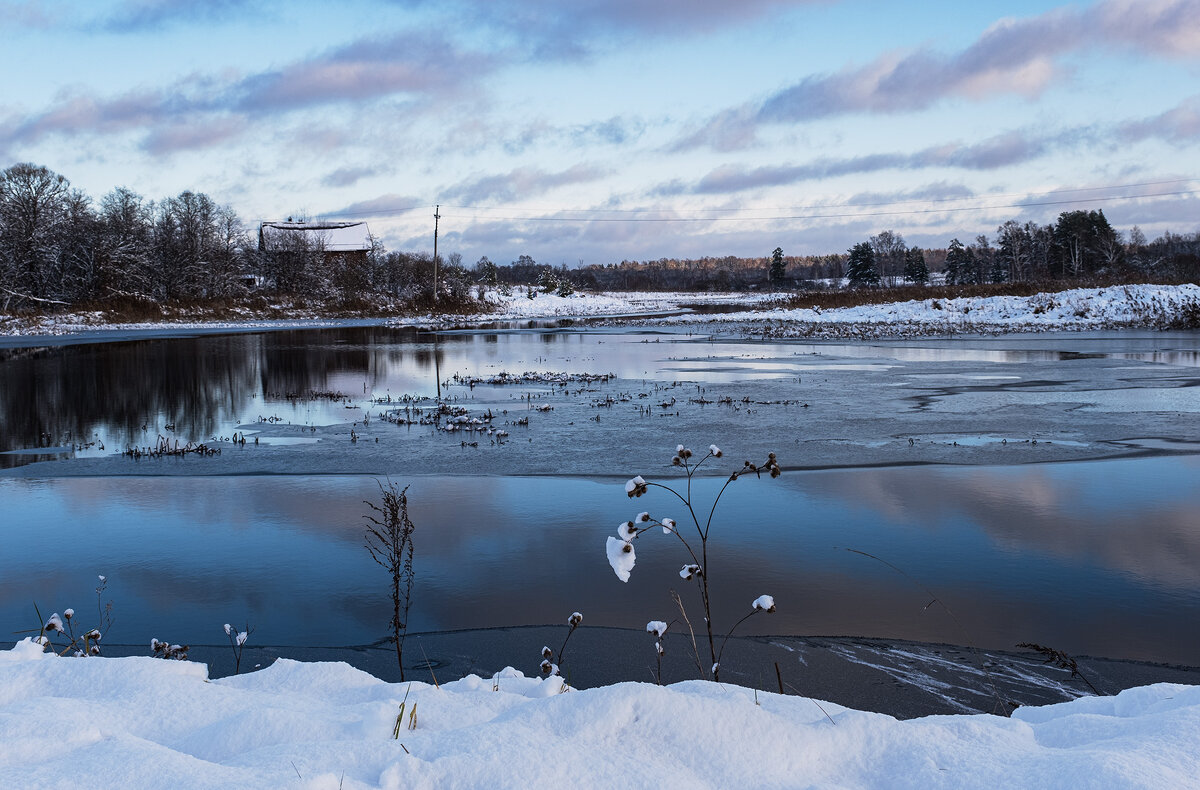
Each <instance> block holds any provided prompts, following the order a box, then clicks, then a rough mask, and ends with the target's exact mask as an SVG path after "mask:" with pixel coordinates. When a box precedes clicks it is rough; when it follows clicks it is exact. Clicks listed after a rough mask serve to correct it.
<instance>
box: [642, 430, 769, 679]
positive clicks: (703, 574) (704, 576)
mask: <svg viewBox="0 0 1200 790" xmlns="http://www.w3.org/2000/svg"><path fill="white" fill-rule="evenodd" d="M715 457H716V456H715V455H713V452H712V450H709V451H708V453H706V454H705V455H704V457H702V458H701V459H700V460H699V461H697V462H696V463H694V464H692V463H689V462H688V460H687V458H686V457H685V458H682V459H677V460H678V461H679V463H678V465H680V466H682V467H683V470H684V474H685V475H686V476H687V489H686V490H687V496H684V495H682V494H680V493H679V492H678V491H676V490H675V489H674V488H671V487H670V486H667V485H663V484H662V483H652V482H648V483H646V487H647V488H651V487H653V488H661V489H663V490H664V491H669V492H670V493H672V494H674V495H675V497H676V498H677V499H678V500H679V501H680V502H682V503H683V505H684V507H686V508H687V511H688V514H689V515H690V516H691V517H692V524H694V525H695V527H696V534H697V536H699V538H700V556H699V557H697V556H696V552H695V551H693V550H692V547H691V546H690V545H688V542H687V540H685V539H684V537H683V535H681V534H679V530H678V529H672V530H671V531H672V532H674V533H675V536H676V537H677V538H679V540H680V542H682V543H683V545H684V548H686V549H687V552H688V554H689V555H690V556H691V558H692V561H693V562H694V563H695V564H697V565H699V566H700V574H699V577H700V578H699V579H697V583H698V586H699V588H700V600H701V603H702V604H703V605H704V628H705V632H706V633H707V636H708V652H709V656H710V657H711V658H712V665H713V673H712V675H713V680H718V679H719V677H720V651H718V649H717V644H716V638H715V636H714V635H713V625H712V603H711V600H712V599H711V596H710V593H709V589H708V578H709V567H708V533H709V530H710V529H711V528H712V521H713V517H714V515H715V514H716V512H717V505H718V504H720V502H721V497H722V496H724V494H725V489H727V488H729V484H730V483H732V482H733V481H735V480H737V479H738V476H739V475H742V474H746V473H748V472H754V473H755V474H756V475H759V476H761V473H762V471H763V469H767V468H770V465H771V464H774V463H775V454H774V453H771V454H770V457H769V458H768V461H767V463H766V464H763V465H761V466H753V465H751V464H750V462H749V461H747V462H746V465H745V467H743V468H742V469H740V470H738V471H737V472H734V473H733V474H731V475H730V476H729V478H728V479H726V481H725V484H724V485H722V486H721V490H720V491H718V492H717V496H716V498H715V499H714V500H713V503H712V508H711V509H710V510H709V511H708V518H707V519H706V520H705V522H704V526H703V527H702V526H700V519H699V517H698V516H697V515H696V511H695V509H694V508H693V507H692V477H693V476H694V475H695V474H696V472H697V471H698V470H699V469H700V467H701V466H702V465H703V464H704V462H705V461H707V460H708V459H710V458H715ZM772 474H773V475H776V474H778V469H777V468H776V471H775V472H773V473H772ZM657 525H658V526H661V522H658V524H657ZM645 529H649V527H646V528H644V529H642V530H639V532H642V531H645ZM745 619H746V618H742V620H745ZM741 622H742V621H741V620H739V621H738V623H737V624H735V625H734V628H737V626H738V625H740V624H741ZM689 626H690V623H689ZM729 633H733V629H730V631H729ZM725 639H726V641H728V639H729V635H728V634H726V636H725ZM724 647H725V643H724V642H722V643H721V650H722V651H723V650H724ZM701 676H702V677H704V676H707V673H706V672H703V670H702V671H701Z"/></svg>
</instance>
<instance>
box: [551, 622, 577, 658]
mask: <svg viewBox="0 0 1200 790" xmlns="http://www.w3.org/2000/svg"><path fill="white" fill-rule="evenodd" d="M578 627H579V623H572V624H571V628H570V630H568V631H567V638H566V639H564V640H563V643H562V647H560V648H559V649H558V660H557V661H556V662H555V663H556V664H558V666H559V668H560V669H561V668H562V666H563V665H564V664H565V663H566V662H565V661H563V654H564V653H565V652H566V650H567V642H570V641H571V634H573V633H575V629H576V628H578Z"/></svg>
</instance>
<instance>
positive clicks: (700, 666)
mask: <svg viewBox="0 0 1200 790" xmlns="http://www.w3.org/2000/svg"><path fill="white" fill-rule="evenodd" d="M671 597H672V598H673V599H674V600H675V605H676V606H678V607H679V614H680V616H682V617H683V622H685V623H687V627H688V635H689V636H691V638H692V653H693V654H694V655H695V656H696V669H698V670H700V677H702V678H703V677H708V673H707V672H705V671H704V664H702V663H701V662H700V648H699V647H698V646H697V645H696V632H695V630H694V629H693V628H692V621H691V620H689V619H688V616H687V610H686V609H684V608H683V599H681V598H680V597H679V593H677V592H675V591H674V590H671Z"/></svg>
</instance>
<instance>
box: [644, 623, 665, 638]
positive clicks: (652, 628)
mask: <svg viewBox="0 0 1200 790" xmlns="http://www.w3.org/2000/svg"><path fill="white" fill-rule="evenodd" d="M646 631H648V632H649V633H651V634H654V635H655V636H656V637H658V638H659V639H662V635H663V634H665V633H666V632H667V624H666V623H664V622H663V621H662V620H651V621H650V622H648V623H646Z"/></svg>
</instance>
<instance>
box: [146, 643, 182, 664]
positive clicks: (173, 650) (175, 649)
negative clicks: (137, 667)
mask: <svg viewBox="0 0 1200 790" xmlns="http://www.w3.org/2000/svg"><path fill="white" fill-rule="evenodd" d="M188 650H189V646H188V645H173V644H171V643H170V642H160V641H158V640H157V639H154V638H153V637H151V639H150V651H151V652H152V653H154V657H155V658H165V659H168V660H174V661H187V657H188Z"/></svg>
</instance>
